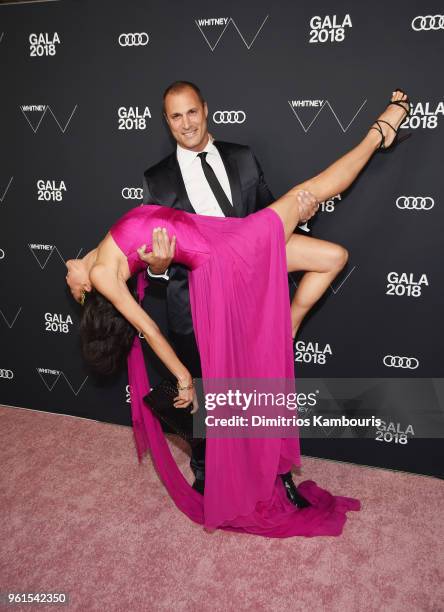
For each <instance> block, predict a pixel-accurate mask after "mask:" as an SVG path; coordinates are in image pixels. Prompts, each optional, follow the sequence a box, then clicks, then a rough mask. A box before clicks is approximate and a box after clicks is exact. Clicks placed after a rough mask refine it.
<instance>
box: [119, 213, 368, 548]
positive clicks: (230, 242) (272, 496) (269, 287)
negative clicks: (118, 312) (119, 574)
mask: <svg viewBox="0 0 444 612" xmlns="http://www.w3.org/2000/svg"><path fill="white" fill-rule="evenodd" d="M155 227H166V229H167V231H168V235H169V236H170V237H172V236H173V235H175V236H176V237H177V245H176V253H175V257H174V260H175V262H177V263H181V264H183V265H186V266H187V267H188V268H189V269H190V273H189V287H190V303H191V312H192V317H193V325H194V329H195V334H196V339H197V344H198V348H199V353H200V357H201V364H202V376H203V379H204V380H205V379H215V378H219V379H220V378H275V379H277V378H280V379H292V378H294V362H293V347H292V340H291V317H290V303H289V294H288V276H287V270H286V258H285V238H284V230H283V225H282V222H281V219H280V217H279V216H278V215H277V213H276V212H275V211H274V210H272V209H269V208H266V209H264V210H261V211H259V212H257V213H254V214H252V215H250V216H248V217H246V218H243V219H238V218H232V217H230V218H225V217H209V216H203V215H193V214H190V213H187V212H184V211H181V210H175V209H171V208H168V207H166V206H157V205H148V206H138V207H136V208H133V209H132V210H130V211H128V212H127V213H126V214H125V215H123V217H121V218H120V219H119V220H118V221H117V222H116V223H115V224H114V225H113V227H112V228H111V230H110V233H111V236H112V237H113V239H114V241H115V242H116V244H117V245H118V247H119V248H120V249H121V250H122V252H123V253H124V254H125V255H126V256H127V259H128V264H129V267H130V271H131V274H137V273H138V282H137V286H138V294H139V299H141V298H142V297H143V293H144V291H145V288H146V287H147V284H148V283H147V280H146V274H145V269H146V264H144V263H143V262H142V261H141V260H140V259H139V256H138V254H137V249H138V248H139V247H140V246H141V245H142V244H146V245H147V250H150V248H151V244H150V243H151V237H152V231H153V228H155ZM128 375H129V383H130V389H131V412H132V421H133V429H134V436H135V442H136V447H137V451H138V457H139V461H140V460H141V459H142V457H143V455H144V453H145V452H146V451H147V450H148V449H149V450H150V453H151V457H152V460H153V462H154V464H155V467H156V470H157V472H158V474H159V476H160V478H161V480H162V481H163V483H164V485H165V486H166V488H167V490H168V492H169V494H170V496H171V497H172V499H173V500H174V502H175V504H176V505H177V506H178V508H179V509H180V510H182V512H184V513H185V514H186V515H187V516H188V517H189V518H190V519H191V520H193V521H195V522H196V523H199V524H201V525H203V526H204V527H205V528H207V529H209V530H212V529H216V528H218V529H225V530H230V531H237V532H243V533H251V534H256V535H261V536H266V537H275V538H285V537H291V536H308V537H311V536H322V535H325V536H337V535H340V534H341V533H342V529H343V526H344V523H345V521H346V518H347V517H346V512H347V511H349V510H359V509H360V502H359V500H357V499H353V498H350V497H343V496H335V495H332V494H330V493H329V492H328V491H326V490H325V489H322V488H320V487H318V486H317V485H316V483H315V482H314V481H312V480H306V481H304V482H302V483H300V484H299V486H298V491H299V492H300V493H301V494H302V495H303V496H304V497H305V498H306V499H308V500H309V501H310V502H311V504H312V505H311V506H310V507H307V508H304V509H299V508H297V507H296V506H294V505H293V504H292V503H291V502H290V501H289V500H288V498H287V495H286V492H285V489H284V486H283V483H282V480H281V478H280V477H279V474H282V473H285V472H288V471H290V469H291V468H292V466H300V448H299V438H298V437H293V438H284V439H283V438H268V439H240V438H234V439H226V438H220V439H219V438H207V442H206V459H205V494H204V495H203V496H202V495H201V494H200V493H198V492H197V491H195V490H194V489H193V488H192V487H191V486H190V485H189V484H188V482H187V481H186V479H185V477H184V476H183V474H182V472H181V471H180V470H179V468H178V466H177V464H176V462H175V460H174V458H173V456H172V454H171V451H170V449H169V446H168V444H167V441H166V438H165V435H164V433H163V431H162V429H161V427H160V424H159V422H158V421H157V419H156V418H155V417H153V415H152V414H151V412H150V410H149V409H147V407H146V406H145V405H144V403H143V397H144V396H145V395H146V394H147V393H148V391H149V389H150V385H149V381H148V377H147V373H146V368H145V363H144V358H143V354H142V348H141V344H140V339H139V337H138V336H136V338H135V340H134V344H133V347H132V349H131V351H130V354H129V357H128Z"/></svg>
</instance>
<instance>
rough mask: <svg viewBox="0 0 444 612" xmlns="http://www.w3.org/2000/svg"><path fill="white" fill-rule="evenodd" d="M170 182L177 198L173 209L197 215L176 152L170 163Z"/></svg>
mask: <svg viewBox="0 0 444 612" xmlns="http://www.w3.org/2000/svg"><path fill="white" fill-rule="evenodd" d="M168 171H169V182H170V188H171V190H173V189H174V190H175V193H176V198H175V201H174V202H173V204H172V208H179V209H181V210H185V211H186V212H191V213H195V212H196V211H195V210H194V208H193V207H192V205H191V202H190V199H189V197H188V194H187V190H186V188H185V183H184V182H183V177H182V172H181V171H180V166H179V162H178V161H177V156H176V153H175V152H174V153H173V154H172V155H171V156H170V159H169V163H168Z"/></svg>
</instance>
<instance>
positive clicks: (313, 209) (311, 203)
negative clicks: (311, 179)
mask: <svg viewBox="0 0 444 612" xmlns="http://www.w3.org/2000/svg"><path fill="white" fill-rule="evenodd" d="M296 197H297V200H298V204H299V224H300V223H306V221H308V220H309V219H311V218H312V217H313V216H314V215H315V214H316V213H317V212H318V209H319V202H318V201H317V199H316V197H315V196H314V195H313V194H312V193H310V192H309V191H305V190H301V191H298V192H297V195H296Z"/></svg>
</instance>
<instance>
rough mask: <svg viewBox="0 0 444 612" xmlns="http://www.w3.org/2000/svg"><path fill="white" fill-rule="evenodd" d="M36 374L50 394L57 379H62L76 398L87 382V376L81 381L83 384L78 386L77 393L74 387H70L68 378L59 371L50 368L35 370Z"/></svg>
mask: <svg viewBox="0 0 444 612" xmlns="http://www.w3.org/2000/svg"><path fill="white" fill-rule="evenodd" d="M36 372H37V374H38V375H39V376H40V379H41V380H42V382H43V383H44V385H45V387H46V388H47V389H48V391H49V392H51V391H52V390H53V389H54V387H55V386H56V384H57V382H58V380H59V378H60V377H62V378H64V379H65V381H66V382H67V384H68V386H69V388H70V389H71V391H72V392H73V393H74V395H76V396H77V395H78V394H79V393H80V391H81V390H82V388H83V386H84V384H85V383H86V381H87V380H88V376H87V377H86V378H85V379H84V380H83V382H82V383H81V384H80V386H79V387H78V388H77V391H76V390H75V389H74V387H73V386H72V384H71V382H70V380H69V378H68V377H67V376H66V374H65V373H64V372H62V371H61V370H52V369H50V368H36Z"/></svg>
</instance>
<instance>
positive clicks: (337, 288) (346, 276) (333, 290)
mask: <svg viewBox="0 0 444 612" xmlns="http://www.w3.org/2000/svg"><path fill="white" fill-rule="evenodd" d="M355 268H356V266H353V268H352V269H351V270H350V271H349V272H348V273H347V274H346V275H345V277H344V278H343V279H342V280H341V281H340V283H339V284H338V285H337V286H336V287H333V285H331V284H330V289H331V290H332V292H333V293H334V294H335V295H336V294H337V293H338V292H339V290H340V289H341V287H342V285H343V284H344V283H345V281H346V280H347V279H348V278H349V277H350V275H351V274H352V272H354V271H355ZM293 274H294V273H292V274H289V277H290V281H291V282H292V284H293V285H294V287H295V288H297V286H298V284H297V283H296V281H295V280H294V278H293Z"/></svg>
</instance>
